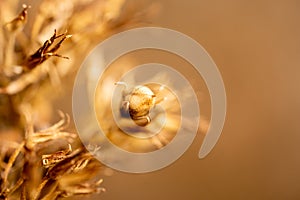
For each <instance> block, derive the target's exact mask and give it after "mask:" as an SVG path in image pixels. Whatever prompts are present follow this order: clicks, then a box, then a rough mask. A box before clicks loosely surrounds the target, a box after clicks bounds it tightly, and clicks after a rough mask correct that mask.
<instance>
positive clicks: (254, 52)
mask: <svg viewBox="0 0 300 200" xmlns="http://www.w3.org/2000/svg"><path fill="white" fill-rule="evenodd" d="M157 2H158V3H159V4H161V8H160V13H159V15H158V16H157V17H156V18H155V19H151V21H154V25H158V26H162V27H166V28H170V29H174V30H177V31H180V32H182V33H185V34H187V35H189V36H191V37H192V38H194V39H195V40H197V41H198V42H199V43H200V44H201V45H202V46H203V47H204V48H205V49H206V50H207V51H208V52H209V54H210V55H211V56H212V58H213V59H214V61H215V62H216V64H217V66H218V67H219V70H220V72H221V74H222V76H223V80H224V83H225V87H226V92H227V109H228V110H227V117H226V122H225V126H224V130H223V133H222V135H221V137H220V139H219V141H218V143H217V145H216V146H215V148H214V149H213V151H212V152H211V153H210V154H209V155H208V156H207V157H206V158H205V159H203V160H199V159H198V157H197V155H198V151H199V148H200V145H201V142H202V141H203V137H204V136H203V135H201V134H198V136H197V137H196V139H195V141H194V143H193V144H192V146H191V147H190V148H189V150H188V151H187V152H186V153H185V154H184V155H183V156H182V157H181V158H180V159H179V160H178V161H177V162H175V163H174V164H172V165H171V166H169V167H167V168H164V169H162V170H159V171H156V172H152V173H148V174H137V175H136V174H127V173H121V172H114V173H113V175H112V176H110V177H105V178H104V184H103V185H104V186H105V187H106V189H107V192H106V193H103V194H100V195H99V196H97V195H94V196H93V198H95V199H102V200H116V199H131V200H138V199H144V200H150V199H176V200H177V199H178V200H179V199H299V198H300V184H299V181H300V153H299V152H300V125H299V119H300V106H299V102H300V95H299V92H300V84H299V74H300V56H299V55H300V26H299V18H300V12H299V11H300V2H299V1H296V0H287V1H280V0H275V1H267V0H253V1H243V0H228V1H220V0H212V1H197V0H186V1H184V2H183V1H179V0H161V1H157ZM154 55H155V54H154ZM148 56H149V57H151V55H148ZM153 57H155V56H153ZM169 64H172V61H169ZM203 99H204V101H203V104H201V113H203V112H204V113H209V111H208V110H209V106H205V105H209V102H208V101H209V97H208V94H207V92H206V93H205V94H204V95H203ZM203 105H204V106H203Z"/></svg>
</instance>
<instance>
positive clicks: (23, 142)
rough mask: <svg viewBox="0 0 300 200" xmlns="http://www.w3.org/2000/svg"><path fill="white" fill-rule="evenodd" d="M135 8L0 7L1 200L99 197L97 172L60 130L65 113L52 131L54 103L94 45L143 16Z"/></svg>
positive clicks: (120, 0) (77, 2)
mask: <svg viewBox="0 0 300 200" xmlns="http://www.w3.org/2000/svg"><path fill="white" fill-rule="evenodd" d="M141 6H142V5H141V3H140V1H129V2H128V1H125V0H87V1H85V0H73V1H68V0H52V1H47V0H42V1H36V2H34V3H33V2H32V5H31V6H29V5H26V4H23V5H22V2H19V1H18V0H9V1H0V24H1V31H0V49H1V50H0V173H1V174H0V175H1V180H0V186H1V188H0V199H57V198H60V197H70V196H74V195H82V194H91V193H99V192H101V191H104V189H103V188H102V187H101V183H102V179H101V178H99V172H100V171H101V169H102V168H103V166H102V165H101V164H100V163H99V162H98V161H97V160H95V159H94V158H93V156H92V155H91V154H90V153H88V152H87V151H86V150H85V149H84V148H83V147H82V145H81V144H80V142H78V141H79V140H78V138H77V134H76V133H72V132H69V131H66V130H65V129H66V128H67V126H68V125H69V123H70V117H69V115H68V114H64V113H63V112H61V111H59V112H58V114H59V116H60V117H61V119H60V120H59V121H58V122H57V123H55V124H54V125H51V122H52V121H53V118H54V117H55V116H56V115H57V114H56V113H57V112H56V111H55V108H54V106H53V102H54V100H55V99H57V98H58V97H59V96H60V94H61V93H60V92H61V90H63V89H65V88H64V80H65V79H67V78H68V77H70V74H74V72H76V70H77V68H78V63H81V61H82V60H83V58H84V57H85V55H86V53H87V52H88V51H89V50H90V49H91V48H92V47H93V46H94V44H96V43H97V42H99V41H101V40H103V39H104V38H106V37H108V36H109V35H111V34H113V33H115V32H118V31H120V30H122V29H126V28H128V27H130V26H135V25H137V24H138V23H140V22H141V21H143V20H144V19H146V18H147V15H148V13H149V12H148V9H147V10H146V9H141ZM20 10H21V11H20ZM18 11H19V12H20V13H19V14H18ZM71 36H72V37H71ZM73 148H74V150H73Z"/></svg>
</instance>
